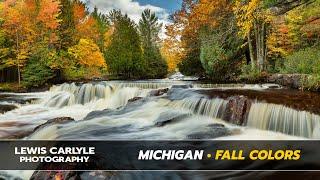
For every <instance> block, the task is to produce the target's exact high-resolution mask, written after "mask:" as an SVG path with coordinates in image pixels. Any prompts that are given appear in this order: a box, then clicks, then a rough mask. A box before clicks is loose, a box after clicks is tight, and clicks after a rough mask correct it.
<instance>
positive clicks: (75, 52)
mask: <svg viewBox="0 0 320 180" xmlns="http://www.w3.org/2000/svg"><path fill="white" fill-rule="evenodd" d="M68 52H69V54H71V55H72V56H73V57H74V58H75V60H76V61H77V62H76V63H77V64H80V65H83V66H86V67H106V63H105V61H104V58H103V55H102V53H101V52H100V49H99V47H98V46H97V45H96V44H95V43H94V42H93V41H92V40H89V39H80V41H79V43H78V44H77V45H75V46H73V47H71V48H69V49H68Z"/></svg>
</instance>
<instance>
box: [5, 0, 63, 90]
mask: <svg viewBox="0 0 320 180" xmlns="http://www.w3.org/2000/svg"><path fill="white" fill-rule="evenodd" d="M2 6H3V11H1V17H2V19H3V20H4V23H3V24H2V26H3V28H4V29H5V32H6V34H7V35H8V36H9V37H10V39H11V40H12V41H13V42H14V44H15V48H14V51H13V52H14V54H15V56H14V58H12V59H8V61H7V64H9V65H12V66H15V67H17V70H18V82H19V84H20V81H21V69H22V68H23V67H24V65H25V64H26V63H27V60H28V58H29V57H30V53H31V51H32V44H34V43H37V42H39V41H43V40H46V41H47V42H48V43H49V42H52V41H53V40H54V39H55V36H54V30H55V29H56V28H57V27H58V19H57V17H58V15H59V11H60V10H59V2H58V1H56V0H43V1H39V2H38V1H33V0H25V1H23V0H14V1H9V0H8V1H4V2H3V4H2Z"/></svg>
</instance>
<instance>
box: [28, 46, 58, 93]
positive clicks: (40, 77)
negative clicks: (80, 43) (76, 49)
mask: <svg viewBox="0 0 320 180" xmlns="http://www.w3.org/2000/svg"><path fill="white" fill-rule="evenodd" d="M55 57H56V56H55V51H54V50H52V49H48V48H47V47H45V46H43V44H40V45H37V48H35V51H33V52H32V55H31V56H30V58H29V61H28V63H27V65H26V67H25V69H24V70H23V71H22V79H23V81H22V83H23V85H24V86H27V87H37V86H41V85H43V84H44V83H46V82H47V81H48V80H49V79H51V78H53V77H54V71H53V70H52V69H51V68H50V67H49V63H48V62H50V61H52V60H53V59H54V58H55Z"/></svg>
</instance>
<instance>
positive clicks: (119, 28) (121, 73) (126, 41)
mask: <svg viewBox="0 0 320 180" xmlns="http://www.w3.org/2000/svg"><path fill="white" fill-rule="evenodd" d="M108 18H109V19H110V21H111V26H112V28H111V29H113V30H112V35H111V36H110V38H111V40H110V44H109V46H108V47H107V49H106V53H105V59H106V62H107V64H108V67H109V72H110V73H112V75H113V76H116V77H118V78H124V79H129V78H139V77H142V75H143V74H144V69H145V63H144V62H143V59H142V49H141V46H140V45H141V41H140V37H139V33H138V31H137V28H136V24H135V23H134V22H133V21H132V20H131V19H130V18H129V17H128V16H127V15H123V14H122V13H121V12H120V11H117V10H113V11H111V12H110V13H109V16H108Z"/></svg>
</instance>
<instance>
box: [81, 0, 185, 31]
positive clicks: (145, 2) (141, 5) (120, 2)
mask: <svg viewBox="0 0 320 180" xmlns="http://www.w3.org/2000/svg"><path fill="white" fill-rule="evenodd" d="M84 1H85V0H84ZM181 1H182V0H86V2H87V3H88V4H89V6H90V8H93V7H95V6H96V7H97V8H98V9H99V10H100V12H103V13H108V12H109V11H111V10H112V9H120V10H121V11H122V12H123V13H126V14H128V16H129V17H130V18H131V19H132V20H134V21H135V22H139V19H140V17H141V13H142V11H143V10H144V9H146V8H149V9H151V11H153V12H155V13H156V14H157V16H158V17H159V20H160V22H162V23H163V24H164V25H165V24H168V23H169V20H168V18H169V15H170V14H171V13H172V12H174V11H176V10H177V9H179V8H180V7H181ZM162 36H163V32H162Z"/></svg>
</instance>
